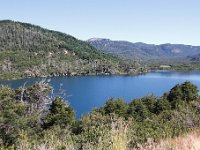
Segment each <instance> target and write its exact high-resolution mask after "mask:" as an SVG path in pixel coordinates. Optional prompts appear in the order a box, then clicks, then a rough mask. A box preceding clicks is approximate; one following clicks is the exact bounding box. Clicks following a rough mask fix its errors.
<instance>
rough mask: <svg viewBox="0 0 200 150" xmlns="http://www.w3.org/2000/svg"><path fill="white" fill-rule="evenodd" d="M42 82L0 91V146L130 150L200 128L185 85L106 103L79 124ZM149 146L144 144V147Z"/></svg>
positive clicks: (198, 107)
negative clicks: (129, 100) (158, 95)
mask: <svg viewBox="0 0 200 150" xmlns="http://www.w3.org/2000/svg"><path fill="white" fill-rule="evenodd" d="M50 91H51V87H49V86H48V85H47V84H45V83H36V84H35V85H33V86H30V87H22V88H19V89H16V90H12V89H10V88H8V87H1V88H0V146H1V148H2V149H3V148H4V149H6V148H9V149H21V150H32V149H38V150H44V149H45V150H54V149H55V150H64V149H66V150H68V149H70V150H71V149H72V150H73V149H74V150H78V149H83V150H85V149H87V150H93V149H97V150H102V149H105V150H125V149H127V150H129V149H130V150H131V149H141V148H146V149H148V146H149V145H150V146H152V145H151V144H153V146H154V148H155V146H160V145H159V144H158V145H156V143H161V142H162V140H161V139H169V138H174V137H177V136H180V135H183V134H185V133H187V132H189V131H192V130H194V129H196V128H197V127H199V126H200V119H199V115H200V99H199V96H198V89H197V87H196V86H195V85H193V84H192V83H190V82H185V83H183V84H181V85H176V86H175V87H173V88H172V89H171V90H170V92H169V93H165V94H164V95H163V96H162V97H155V96H153V95H151V96H146V97H143V98H141V99H136V100H133V101H131V102H130V103H125V102H124V101H123V100H122V99H117V100H114V99H110V100H108V101H107V102H106V103H105V105H103V106H102V107H101V108H98V109H95V110H93V111H92V112H90V113H89V114H87V115H84V116H82V117H81V118H80V119H79V120H76V119H75V113H74V111H73V109H72V108H71V107H70V106H69V105H68V104H67V103H66V101H65V100H63V99H62V98H61V97H57V98H55V99H51V98H50V97H49V96H48V95H49V92H50ZM149 143H150V144H149Z"/></svg>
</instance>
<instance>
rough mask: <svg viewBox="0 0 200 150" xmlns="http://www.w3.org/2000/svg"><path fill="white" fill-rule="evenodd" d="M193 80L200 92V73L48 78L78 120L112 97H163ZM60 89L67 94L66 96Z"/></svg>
mask: <svg viewBox="0 0 200 150" xmlns="http://www.w3.org/2000/svg"><path fill="white" fill-rule="evenodd" d="M41 80H42V78H31V79H22V80H12V81H1V82H0V84H3V85H8V86H10V87H11V88H17V87H20V86H22V85H24V83H26V85H31V84H33V83H35V82H37V81H41ZM186 80H188V81H191V82H192V83H194V84H196V85H197V86H198V88H199V89H200V72H172V71H156V72H150V73H147V74H144V75H138V76H75V77H52V78H47V79H46V81H47V82H49V84H50V85H51V86H53V88H54V96H56V95H58V94H60V95H61V96H63V97H64V98H65V99H67V100H68V102H69V103H70V104H71V106H72V107H73V108H74V109H75V111H76V114H77V117H78V118H79V117H80V116H81V115H82V114H85V113H87V112H89V111H91V110H92V109H93V108H94V107H101V106H102V105H103V104H104V103H105V102H106V100H108V99H109V98H111V97H113V98H123V99H124V100H126V101H127V102H130V101H131V100H133V99H135V98H140V97H143V96H146V95H150V94H154V95H156V96H161V95H162V94H163V93H164V92H167V91H169V90H170V89H171V88H172V87H173V86H174V85H176V84H177V83H182V82H184V81H186ZM60 89H62V91H64V92H65V93H66V95H64V94H63V93H62V92H60Z"/></svg>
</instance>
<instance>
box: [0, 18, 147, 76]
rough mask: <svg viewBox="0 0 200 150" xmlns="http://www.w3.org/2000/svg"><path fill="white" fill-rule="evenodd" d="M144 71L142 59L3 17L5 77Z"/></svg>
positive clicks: (0, 38)
mask: <svg viewBox="0 0 200 150" xmlns="http://www.w3.org/2000/svg"><path fill="white" fill-rule="evenodd" d="M141 71H143V69H142V68H141V66H140V65H139V64H138V63H136V62H131V63H124V62H123V61H121V60H120V59H119V58H117V57H113V56H111V55H108V54H104V53H102V52H99V51H97V50H96V49H95V48H94V47H92V46H90V45H89V44H87V43H86V42H83V41H81V40H78V39H76V38H74V37H72V36H70V35H67V34H64V33H61V32H56V31H51V30H47V29H44V28H41V27H39V26H35V25H31V24H27V23H21V22H14V21H9V20H4V21H0V78H1V79H12V78H21V77H37V76H46V75H51V76H57V75H86V74H87V75H88V74H94V75H95V74H131V73H133V74H135V73H138V72H141Z"/></svg>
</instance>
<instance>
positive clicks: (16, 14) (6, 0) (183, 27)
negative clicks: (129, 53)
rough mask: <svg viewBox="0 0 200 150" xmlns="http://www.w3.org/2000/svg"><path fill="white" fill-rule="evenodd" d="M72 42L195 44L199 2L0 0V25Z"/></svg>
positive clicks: (199, 24)
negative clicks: (27, 26) (14, 24)
mask: <svg viewBox="0 0 200 150" xmlns="http://www.w3.org/2000/svg"><path fill="white" fill-rule="evenodd" d="M4 19H11V20H15V21H22V22H28V23H32V24H36V25H39V26H42V27H45V28H48V29H52V30H57V31H61V32H65V33H67V34H70V35H72V36H75V37H76V38H78V39H82V40H87V39H89V38H92V37H100V38H110V39H113V40H127V41H131V42H146V43H155V44H160V43H184V44H193V45H200V0H0V20H4Z"/></svg>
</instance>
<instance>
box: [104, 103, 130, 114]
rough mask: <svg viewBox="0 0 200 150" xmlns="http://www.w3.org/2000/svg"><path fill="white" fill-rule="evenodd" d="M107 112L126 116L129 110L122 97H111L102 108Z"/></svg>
mask: <svg viewBox="0 0 200 150" xmlns="http://www.w3.org/2000/svg"><path fill="white" fill-rule="evenodd" d="M101 109H102V110H103V112H104V113H105V114H112V113H114V114H116V115H118V116H124V115H125V114H126V110H127V104H126V103H125V102H124V101H123V100H122V99H117V100H114V99H110V100H108V101H107V102H106V103H105V105H104V106H103V107H102V108H101Z"/></svg>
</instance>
